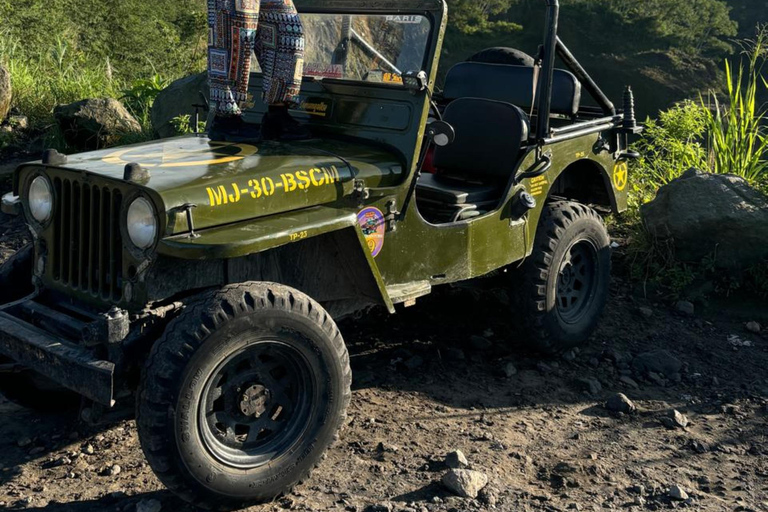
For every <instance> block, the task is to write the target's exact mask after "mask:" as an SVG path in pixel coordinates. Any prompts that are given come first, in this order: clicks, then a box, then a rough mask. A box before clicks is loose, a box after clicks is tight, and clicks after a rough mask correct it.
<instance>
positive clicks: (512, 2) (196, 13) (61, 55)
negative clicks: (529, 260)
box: [0, 0, 768, 127]
mask: <svg viewBox="0 0 768 512" xmlns="http://www.w3.org/2000/svg"><path fill="white" fill-rule="evenodd" d="M448 2H449V19H450V28H449V34H448V37H447V40H446V45H445V51H444V65H443V66H442V69H443V71H445V70H446V69H447V67H448V66H449V65H450V64H452V63H454V62H457V61H460V60H463V59H465V58H466V57H468V56H469V55H471V54H472V53H474V52H475V51H477V50H480V49H483V48H485V47H488V46H494V45H503V46H512V47H518V48H520V49H523V50H525V51H527V52H529V53H535V52H536V48H537V47H538V45H539V43H540V41H541V29H542V23H543V20H544V9H543V2H542V1H541V0H486V1H483V2H474V1H471V0H448ZM563 4H564V5H563V8H562V22H561V35H562V38H563V39H564V40H565V41H566V43H567V44H568V45H569V46H570V47H571V49H572V50H573V51H574V52H575V53H576V55H577V56H579V57H580V59H581V60H582V62H583V64H584V65H585V66H586V67H587V69H588V70H589V71H590V72H592V73H593V74H594V75H595V77H596V78H597V79H598V80H599V82H600V83H601V85H602V86H603V87H604V88H605V89H606V91H607V92H608V93H609V94H610V95H612V96H614V97H618V96H619V95H620V93H621V90H622V89H623V87H624V85H625V84H633V85H634V86H635V89H636V94H637V97H638V106H639V109H640V110H641V113H642V114H654V113H655V112H656V111H658V110H659V109H662V108H666V107H668V106H669V105H670V104H672V103H673V102H675V101H677V100H680V99H683V98H686V97H697V95H698V92H699V91H703V90H706V89H708V88H711V87H713V86H714V85H715V84H716V82H717V81H718V75H719V73H721V71H720V70H721V68H722V62H723V59H724V58H725V57H726V56H728V55H731V54H732V53H733V45H732V44H731V42H730V40H731V39H732V38H734V37H735V36H737V34H739V33H741V34H742V35H746V34H750V33H754V26H755V24H756V23H757V22H759V21H761V20H764V21H768V14H766V13H768V9H766V6H765V5H764V4H765V2H764V0H728V1H727V2H726V1H725V0H692V1H689V2H679V1H676V0H646V1H643V2H637V1H635V0H566V1H564V2H563ZM205 9H206V5H205V2H204V0H124V1H121V2H102V1H100V0H49V1H46V2H41V1H40V0H0V19H2V20H4V21H3V24H2V25H1V26H0V63H2V64H4V65H6V66H7V67H9V68H10V70H11V73H12V78H13V81H14V85H15V91H16V92H15V100H14V105H15V107H16V108H17V109H18V111H20V112H21V113H23V114H24V115H27V116H29V117H30V118H31V120H32V124H33V125H35V126H38V127H40V126H45V125H46V123H48V122H49V121H50V115H51V112H52V110H53V107H54V106H55V105H56V104H61V103H67V102H71V101H75V100H79V99H82V98H85V97H93V96H112V97H117V98H120V97H121V96H122V95H123V92H124V91H125V90H126V89H129V88H131V86H133V85H134V84H135V83H136V82H137V81H139V80H147V79H152V81H153V83H155V84H160V85H162V84H164V83H166V82H167V81H168V80H170V79H174V78H178V77H180V76H183V75H185V74H189V73H192V72H196V71H201V70H202V69H204V65H205V44H206V41H205V17H206V13H205ZM141 87H143V86H141ZM141 87H140V88H141ZM144 88H145V87H144ZM134 96H135V95H134ZM145 106H146V105H142V104H141V102H140V101H139V102H135V103H134V104H133V105H129V107H133V110H139V111H140V110H141V109H142V108H144V107H145ZM135 113H136V114H137V117H138V118H139V120H140V121H141V117H142V114H143V113H142V112H135Z"/></svg>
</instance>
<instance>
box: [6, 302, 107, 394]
mask: <svg viewBox="0 0 768 512" xmlns="http://www.w3.org/2000/svg"><path fill="white" fill-rule="evenodd" d="M0 353H2V354H4V355H6V356H8V357H10V358H11V359H13V360H15V361H16V362H18V363H19V364H21V365H23V366H26V367H27V368H29V369H31V370H34V371H36V372H38V373H40V374H42V375H44V376H46V377H48V378H49V379H51V380H53V381H55V382H57V383H59V384H61V385H62V386H64V387H66V388H68V389H71V390H72V391H75V392H76V393H79V394H81V395H83V396H84V397H86V398H89V399H91V400H93V401H94V402H97V403H99V404H102V405H105V406H107V407H112V406H113V405H114V400H113V387H114V384H113V377H114V374H115V365H114V364H113V363H111V362H109V361H103V360H99V359H98V358H96V357H95V356H94V355H93V353H92V351H90V350H88V349H87V348H85V347H82V346H79V345H76V344H74V343H71V342H68V341H66V340H64V339H62V338H60V337H58V336H56V335H53V334H50V333H48V332H46V331H44V330H42V329H40V328H38V327H36V326H34V325H32V324H30V323H28V322H26V321H24V320H22V319H20V318H17V317H15V316H12V315H11V314H9V313H8V312H5V311H0Z"/></svg>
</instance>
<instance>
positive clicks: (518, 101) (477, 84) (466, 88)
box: [443, 62, 581, 116]
mask: <svg viewBox="0 0 768 512" xmlns="http://www.w3.org/2000/svg"><path fill="white" fill-rule="evenodd" d="M533 71H534V68H532V67H529V66H511V65H508V64H487V63H484V62H461V63H459V64H456V65H455V66H453V67H452V68H451V69H450V70H449V71H448V75H447V76H446V77H445V87H444V89H443V96H445V98H447V99H450V100H454V99H457V98H486V99H489V100H497V101H503V102H506V103H511V104H513V105H516V106H518V107H520V108H522V109H525V110H526V111H530V110H531V107H532V105H531V104H532V103H533ZM580 104H581V82H579V81H578V80H577V79H576V77H575V76H573V74H571V73H570V72H568V71H565V70H562V69H556V70H555V72H554V79H553V82H552V113H553V114H563V115H566V116H575V115H576V114H578V112H579V106H580Z"/></svg>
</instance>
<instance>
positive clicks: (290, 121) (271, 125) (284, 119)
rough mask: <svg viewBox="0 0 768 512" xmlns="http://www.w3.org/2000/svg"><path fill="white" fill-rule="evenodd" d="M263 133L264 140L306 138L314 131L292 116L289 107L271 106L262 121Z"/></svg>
mask: <svg viewBox="0 0 768 512" xmlns="http://www.w3.org/2000/svg"><path fill="white" fill-rule="evenodd" d="M261 135H262V136H263V137H264V140H278V139H279V140H304V139H308V138H310V137H311V136H312V133H311V132H310V131H309V128H307V127H306V126H304V125H303V124H301V123H299V122H298V121H297V120H295V119H294V118H292V117H291V115H290V114H289V113H288V107H285V106H280V107H275V106H271V107H269V111H268V112H267V113H266V114H264V119H262V121H261Z"/></svg>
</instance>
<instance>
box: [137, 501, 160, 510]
mask: <svg viewBox="0 0 768 512" xmlns="http://www.w3.org/2000/svg"><path fill="white" fill-rule="evenodd" d="M162 509H163V505H162V504H161V503H160V501H159V500H155V499H148V500H141V501H140V502H138V503H137V504H136V512H160V511H161V510H162Z"/></svg>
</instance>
